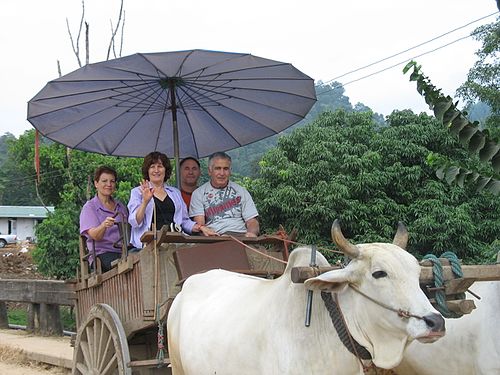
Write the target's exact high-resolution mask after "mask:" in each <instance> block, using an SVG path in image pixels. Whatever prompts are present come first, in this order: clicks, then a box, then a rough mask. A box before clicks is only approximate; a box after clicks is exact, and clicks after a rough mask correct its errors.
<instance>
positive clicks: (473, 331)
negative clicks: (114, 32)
mask: <svg viewBox="0 0 500 375" xmlns="http://www.w3.org/2000/svg"><path fill="white" fill-rule="evenodd" d="M470 289H471V290H472V291H473V292H474V293H476V294H478V295H479V296H481V300H480V301H477V300H476V306H477V308H476V309H475V310H473V311H472V313H471V314H468V315H464V316H463V317H461V318H459V319H447V320H446V326H447V328H448V333H447V334H446V337H445V338H443V339H442V340H440V341H439V342H437V343H435V344H433V345H420V344H419V343H417V342H415V343H413V344H411V345H410V346H409V347H408V348H407V350H406V351H405V353H404V358H403V362H402V363H401V365H400V366H399V367H397V369H396V372H397V374H398V375H416V374H418V375H442V374H460V375H498V374H500V282H498V281H483V282H476V283H474V284H473V285H472V286H471V288H470ZM468 298H471V299H474V297H472V296H470V295H469V296H468Z"/></svg>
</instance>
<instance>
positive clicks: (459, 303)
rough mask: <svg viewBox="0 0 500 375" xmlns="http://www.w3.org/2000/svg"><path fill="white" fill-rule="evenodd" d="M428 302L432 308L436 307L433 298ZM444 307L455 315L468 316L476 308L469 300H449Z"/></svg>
mask: <svg viewBox="0 0 500 375" xmlns="http://www.w3.org/2000/svg"><path fill="white" fill-rule="evenodd" d="M429 301H430V303H432V305H433V306H434V307H436V306H437V304H436V300H435V299H434V298H430V299H429ZM446 305H447V306H448V310H450V311H452V312H454V313H457V314H470V313H471V312H472V310H474V309H475V308H476V304H475V303H474V301H473V300H470V299H460V300H450V301H446Z"/></svg>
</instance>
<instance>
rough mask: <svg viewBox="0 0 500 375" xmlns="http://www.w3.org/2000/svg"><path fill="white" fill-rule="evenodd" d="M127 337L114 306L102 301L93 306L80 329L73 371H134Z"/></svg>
mask: <svg viewBox="0 0 500 375" xmlns="http://www.w3.org/2000/svg"><path fill="white" fill-rule="evenodd" d="M129 362H130V353H129V350H128V343H127V337H126V335H125V331H124V329H123V326H122V324H121V322H120V318H119V317H118V315H117V314H116V312H115V310H113V308H112V307H111V306H109V305H106V304H104V303H100V304H97V305H94V306H92V309H90V312H89V315H88V317H87V320H86V321H85V323H84V324H83V325H82V326H81V327H80V329H79V330H78V334H77V336H76V344H75V352H74V355H73V371H72V374H73V375H104V374H106V375H108V374H109V375H111V374H113V375H132V370H131V368H129V367H127V363H129Z"/></svg>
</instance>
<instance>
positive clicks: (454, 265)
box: [423, 251, 465, 319]
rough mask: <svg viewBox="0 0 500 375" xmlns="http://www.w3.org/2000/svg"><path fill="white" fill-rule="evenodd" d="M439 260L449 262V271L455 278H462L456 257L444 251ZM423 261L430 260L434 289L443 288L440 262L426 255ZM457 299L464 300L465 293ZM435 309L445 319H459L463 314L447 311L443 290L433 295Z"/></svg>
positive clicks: (432, 255) (430, 255)
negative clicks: (442, 259) (435, 304)
mask: <svg viewBox="0 0 500 375" xmlns="http://www.w3.org/2000/svg"><path fill="white" fill-rule="evenodd" d="M441 258H446V259H448V260H449V262H450V266H451V271H452V272H453V275H454V276H455V278H461V277H463V272H462V266H461V264H460V261H459V259H458V258H457V255H456V254H455V253H453V252H451V251H446V252H444V253H443V254H442V255H441ZM423 259H427V260H430V261H431V262H432V273H433V275H434V286H435V287H436V288H441V287H443V286H444V279H443V266H442V265H441V262H440V261H439V259H438V258H437V257H436V256H435V255H434V254H427V255H426V256H424V258H423ZM456 296H457V298H459V299H465V293H458V294H456ZM435 297H436V303H437V309H438V310H439V312H440V313H441V315H443V316H444V317H445V318H454V319H456V318H460V317H461V316H462V315H463V314H458V313H455V312H453V311H450V310H449V309H448V305H447V304H446V294H445V292H444V290H441V289H438V290H436V293H435Z"/></svg>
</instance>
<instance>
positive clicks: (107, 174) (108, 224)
mask: <svg viewBox="0 0 500 375" xmlns="http://www.w3.org/2000/svg"><path fill="white" fill-rule="evenodd" d="M116 180H117V174H116V171H115V170H114V169H113V168H111V167H107V166H101V167H99V168H97V169H96V171H95V173H94V186H95V188H96V190H97V194H96V196H95V197H94V198H92V199H91V200H89V201H88V202H87V203H85V205H84V206H83V208H82V212H81V213H80V234H83V235H84V236H86V237H87V247H88V249H89V250H90V249H94V250H95V254H96V256H97V257H98V258H99V259H100V260H101V267H102V271H103V272H106V271H109V270H110V269H111V262H112V261H113V260H115V259H118V258H120V255H121V247H116V245H115V244H116V243H119V242H120V232H119V229H118V225H115V223H116V222H120V221H126V220H127V216H128V212H127V208H126V207H125V206H124V205H123V204H122V203H121V202H119V201H117V200H115V199H113V193H114V192H115V190H116ZM89 261H90V263H91V264H92V263H93V261H94V259H93V258H92V257H90V258H89Z"/></svg>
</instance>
